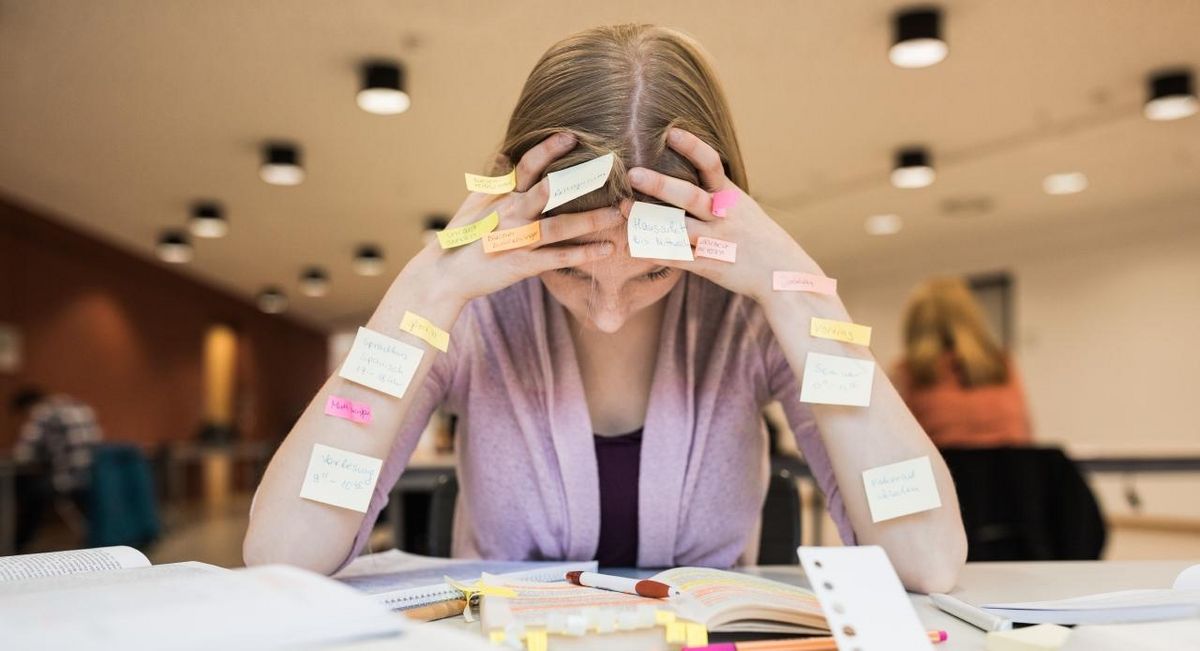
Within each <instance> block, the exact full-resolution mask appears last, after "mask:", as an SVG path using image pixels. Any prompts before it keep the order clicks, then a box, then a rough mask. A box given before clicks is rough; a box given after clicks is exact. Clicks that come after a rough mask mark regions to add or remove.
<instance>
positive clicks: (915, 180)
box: [892, 147, 934, 189]
mask: <svg viewBox="0 0 1200 651" xmlns="http://www.w3.org/2000/svg"><path fill="white" fill-rule="evenodd" d="M933 179H934V172H933V163H931V162H930V160H929V151H928V150H926V149H925V148H923V147H908V148H905V149H901V150H900V151H898V152H896V166H895V167H894V168H892V185H894V186H896V187H898V188H906V189H910V188H923V187H925V186H927V185H930V184H931V183H933Z"/></svg>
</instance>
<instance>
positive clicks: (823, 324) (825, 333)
mask: <svg viewBox="0 0 1200 651" xmlns="http://www.w3.org/2000/svg"><path fill="white" fill-rule="evenodd" d="M809 334H811V335H812V336H814V337H820V338H821V339H833V340H834V341H844V342H846V343H848V344H858V345H860V346H870V345H871V326H865V325H858V324H857V323H847V322H845V321H834V320H833V319H820V318H817V317H815V316H814V317H813V318H812V326H811V327H810V328H809Z"/></svg>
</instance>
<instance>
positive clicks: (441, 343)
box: [400, 311, 450, 353]
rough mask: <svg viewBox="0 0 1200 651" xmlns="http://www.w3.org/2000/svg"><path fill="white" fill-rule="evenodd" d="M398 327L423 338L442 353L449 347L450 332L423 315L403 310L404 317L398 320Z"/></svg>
mask: <svg viewBox="0 0 1200 651" xmlns="http://www.w3.org/2000/svg"><path fill="white" fill-rule="evenodd" d="M400 329H401V330H403V331H404V332H407V333H409V334H410V335H413V336H415V337H418V338H420V339H422V340H424V341H425V343H427V344H429V345H430V346H433V347H434V348H436V349H438V350H440V351H442V352H443V353H444V352H446V351H447V350H449V349H450V333H449V332H446V331H445V330H442V329H441V328H439V327H437V326H436V325H434V324H433V322H432V321H430V320H429V319H426V318H425V317H423V316H420V315H417V314H413V313H412V312H408V311H405V312H404V318H403V319H401V320H400Z"/></svg>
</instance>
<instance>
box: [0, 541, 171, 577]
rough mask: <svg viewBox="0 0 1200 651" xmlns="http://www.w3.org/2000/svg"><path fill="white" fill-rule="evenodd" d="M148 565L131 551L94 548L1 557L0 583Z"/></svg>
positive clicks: (124, 548) (125, 548)
mask: <svg viewBox="0 0 1200 651" xmlns="http://www.w3.org/2000/svg"><path fill="white" fill-rule="evenodd" d="M149 565H150V559H148V558H146V556H145V555H144V554H142V553H141V552H139V551H138V550H136V549H134V548H132V547H96V548H94V549H74V550H71V551H65V552H45V553H42V554H22V555H20V556H4V557H0V583H3V582H5V581H24V580H26V579H36V578H39V577H45V576H62V575H66V574H80V573H83V572H103V571H106V570H119V569H127V568H131V567H148V566H149Z"/></svg>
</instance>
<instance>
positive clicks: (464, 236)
mask: <svg viewBox="0 0 1200 651" xmlns="http://www.w3.org/2000/svg"><path fill="white" fill-rule="evenodd" d="M499 225H500V213H498V212H496V211H494V210H493V211H492V213H491V214H490V215H488V216H487V217H484V218H483V219H481V220H479V221H477V222H475V223H474V224H467V225H466V226H459V227H458V228H447V229H446V230H444V231H438V234H437V238H438V244H441V245H442V248H443V249H453V248H454V247H456V246H463V245H465V244H470V243H471V242H474V241H475V240H478V239H479V238H481V237H483V236H484V235H487V234H488V233H491V232H492V231H494V230H496V227H497V226H499Z"/></svg>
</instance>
